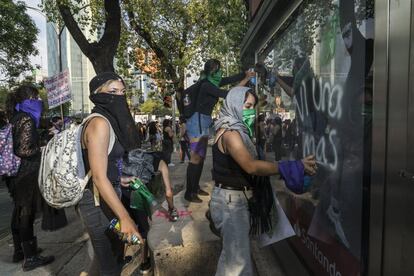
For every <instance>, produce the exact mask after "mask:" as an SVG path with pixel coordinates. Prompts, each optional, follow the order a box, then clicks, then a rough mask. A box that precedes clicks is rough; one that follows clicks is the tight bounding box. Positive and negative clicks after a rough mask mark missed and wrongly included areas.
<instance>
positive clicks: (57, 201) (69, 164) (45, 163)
mask: <svg viewBox="0 0 414 276" xmlns="http://www.w3.org/2000/svg"><path fill="white" fill-rule="evenodd" d="M93 117H101V118H104V119H105V120H106V121H107V123H108V125H109V128H110V139H109V146H108V154H109V153H110V152H111V150H112V148H113V146H114V143H115V133H114V130H113V129H112V127H111V124H110V123H109V121H108V120H107V119H106V118H105V117H104V116H102V115H100V114H98V113H92V114H91V115H89V116H88V117H87V118H85V119H84V120H83V122H82V123H81V124H80V125H74V124H72V125H71V126H70V127H69V128H68V129H66V130H64V131H62V132H60V133H58V134H56V135H55V136H54V137H53V138H52V139H51V140H50V141H49V142H48V143H47V145H46V146H45V147H43V148H42V159H41V162H40V170H39V178H38V180H39V189H40V193H41V194H42V196H43V198H44V199H45V201H46V202H47V204H49V205H50V206H52V207H54V208H57V209H60V208H65V207H69V206H73V205H76V204H77V203H78V202H79V201H80V200H81V199H82V196H83V191H84V189H85V187H86V184H88V181H89V178H90V177H91V171H89V172H88V173H85V167H84V162H83V158H82V143H81V136H82V130H83V127H84V125H85V123H86V122H88V121H89V120H90V119H92V118H93Z"/></svg>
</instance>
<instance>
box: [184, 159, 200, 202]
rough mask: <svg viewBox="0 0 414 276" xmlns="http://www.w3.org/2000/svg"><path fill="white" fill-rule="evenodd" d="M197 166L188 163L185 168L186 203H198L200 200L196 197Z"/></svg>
mask: <svg viewBox="0 0 414 276" xmlns="http://www.w3.org/2000/svg"><path fill="white" fill-rule="evenodd" d="M197 167H198V165H197V164H193V163H191V162H190V163H189V164H188V167H187V189H186V191H185V195H184V198H185V199H186V200H187V201H191V202H197V203H200V202H202V200H201V199H200V198H198V196H197V190H196V188H198V186H196V185H197V183H198V182H197V174H198V172H197Z"/></svg>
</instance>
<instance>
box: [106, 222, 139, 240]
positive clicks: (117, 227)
mask: <svg viewBox="0 0 414 276" xmlns="http://www.w3.org/2000/svg"><path fill="white" fill-rule="evenodd" d="M108 229H109V230H111V231H112V232H114V233H115V234H117V235H118V237H119V238H120V239H122V238H123V235H124V234H123V233H122V232H121V223H120V221H119V220H118V219H117V218H114V219H112V220H111V222H110V223H109V226H108ZM125 242H127V241H125ZM140 243H141V242H140V240H139V238H138V237H137V236H135V235H132V236H131V244H140Z"/></svg>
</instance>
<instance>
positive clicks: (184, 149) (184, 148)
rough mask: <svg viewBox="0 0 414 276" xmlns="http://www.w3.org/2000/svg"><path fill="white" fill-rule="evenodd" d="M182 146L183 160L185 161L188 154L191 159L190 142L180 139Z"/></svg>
mask: <svg viewBox="0 0 414 276" xmlns="http://www.w3.org/2000/svg"><path fill="white" fill-rule="evenodd" d="M180 146H181V162H184V160H185V156H186V155H187V158H188V160H190V159H191V156H190V150H189V149H188V142H187V141H180Z"/></svg>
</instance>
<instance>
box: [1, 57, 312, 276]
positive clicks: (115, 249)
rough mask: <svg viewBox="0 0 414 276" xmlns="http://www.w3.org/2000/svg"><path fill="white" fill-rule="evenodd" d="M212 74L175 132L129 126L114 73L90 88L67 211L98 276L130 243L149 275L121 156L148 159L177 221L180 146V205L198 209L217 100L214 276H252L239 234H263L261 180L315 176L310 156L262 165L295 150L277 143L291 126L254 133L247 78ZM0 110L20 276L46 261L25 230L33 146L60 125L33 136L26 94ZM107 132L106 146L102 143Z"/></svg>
mask: <svg viewBox="0 0 414 276" xmlns="http://www.w3.org/2000/svg"><path fill="white" fill-rule="evenodd" d="M220 68H221V65H220V62H219V61H218V60H216V59H211V60H209V61H207V62H206V63H205V66H204V70H203V72H202V73H201V76H200V81H203V82H202V83H201V85H200V89H199V91H198V93H199V102H197V105H196V107H197V108H196V112H195V113H194V114H192V115H191V116H190V117H188V118H185V117H184V116H182V117H180V118H179V122H178V123H177V124H175V122H174V125H176V126H177V128H174V126H173V122H172V120H170V119H164V120H163V121H162V122H161V123H160V122H158V121H151V122H147V123H142V122H139V123H135V122H134V120H133V118H132V116H131V113H130V110H129V107H128V104H127V101H126V97H125V91H126V86H125V83H124V81H123V79H122V78H121V77H120V76H119V75H117V74H115V73H113V72H106V73H101V74H98V75H97V76H95V77H94V78H93V79H92V80H91V81H90V83H89V88H90V97H89V98H90V100H91V101H92V103H93V104H94V108H93V110H92V113H94V114H99V115H100V116H96V117H90V119H88V120H86V121H84V122H83V123H82V124H83V128H82V132H81V135H80V141H79V142H80V144H81V147H82V158H83V161H84V164H85V168H84V169H85V172H88V171H90V173H91V175H92V177H91V179H90V180H89V182H88V183H87V185H86V188H85V190H84V192H83V196H82V199H81V200H80V202H79V203H78V204H77V206H76V208H77V211H78V213H79V216H80V217H81V219H82V222H83V223H84V225H85V228H86V230H87V232H88V234H89V237H90V239H91V241H92V245H93V248H94V251H95V257H96V258H97V260H96V262H93V263H96V264H97V265H98V267H97V268H96V269H97V271H99V274H100V275H120V273H121V270H122V267H123V265H124V264H125V262H126V261H127V259H126V258H125V256H124V245H125V243H132V242H133V240H134V239H138V240H139V241H140V243H141V244H142V245H143V246H144V250H143V251H142V252H143V253H142V262H141V265H140V270H141V272H142V273H146V272H148V271H149V270H150V269H151V261H150V255H149V250H148V244H147V242H146V238H147V234H148V231H149V230H150V223H149V219H150V218H151V214H148V212H145V211H142V210H137V209H134V208H132V207H131V201H132V195H131V194H132V190H131V187H130V184H131V182H134V181H135V180H136V178H137V177H139V176H138V175H130V174H126V173H125V170H123V166H124V162H125V161H124V160H125V158H126V156H127V155H128V153H130V152H132V151H134V150H137V149H142V150H143V151H144V152H145V154H148V155H150V156H151V160H152V164H151V165H152V169H153V170H154V171H159V172H160V173H161V175H162V178H163V183H164V188H165V197H166V201H167V204H168V215H169V218H170V220H171V221H173V222H174V221H177V220H178V219H179V216H178V212H177V209H176V208H175V207H174V201H173V192H172V183H171V181H170V177H169V167H172V166H174V164H173V163H172V162H171V155H172V153H173V151H174V148H175V143H174V140H175V139H177V140H178V141H179V145H180V162H181V163H184V162H185V157H187V158H188V165H187V174H186V191H185V196H184V198H185V199H186V200H187V201H189V202H192V203H200V202H202V199H200V197H199V196H209V193H207V192H206V191H204V190H202V189H200V186H199V181H200V177H201V173H202V170H203V165H204V160H205V157H206V152H207V145H208V140H209V138H210V137H209V135H210V128H211V126H212V125H213V119H212V116H211V114H212V111H213V108H214V106H215V105H216V103H217V102H218V99H219V98H224V99H225V101H224V103H223V107H222V109H221V111H220V114H219V117H218V118H216V120H215V121H214V130H215V134H216V135H215V139H214V144H213V147H212V152H213V170H212V176H213V180H214V182H215V187H214V189H213V192H212V195H211V201H210V204H209V205H210V215H209V217H210V218H211V221H212V223H213V224H214V226H215V228H216V229H217V230H218V232H219V234H220V235H221V237H222V242H223V247H222V252H221V256H220V260H219V263H218V266H217V272H216V275H252V273H253V272H252V264H251V259H250V258H251V257H250V245H249V236H250V235H251V233H252V232H255V233H257V232H263V231H266V227H265V228H264V229H263V225H266V223H261V225H262V226H258V224H252V221H256V222H258V221H261V220H263V221H267V220H268V219H269V216H270V209H269V208H270V206H272V204H273V203H272V199H273V194H272V190H271V188H269V187H270V186H269V185H270V181H269V176H271V175H276V174H281V175H282V177H283V176H284V177H287V175H286V174H289V173H288V172H289V171H290V170H289V169H288V168H287V167H289V166H296V167H299V168H300V173H301V177H302V178H300V177H299V179H302V180H303V176H304V175H305V174H311V175H312V174H315V173H316V163H315V160H314V157H313V156H308V157H306V158H304V159H303V160H297V161H290V162H269V161H264V160H266V156H265V155H266V152H270V151H273V152H274V154H275V158H274V160H275V161H280V160H281V159H282V157H283V156H285V155H287V152H288V151H290V152H292V151H293V150H294V146H295V145H294V144H293V145H292V144H287V142H286V141H292V140H293V139H291V138H292V137H293V136H295V135H298V134H297V130H296V127H295V122H294V121H293V122H290V121H289V120H285V121H284V122H282V120H281V119H280V118H279V117H277V116H275V117H270V118H268V119H266V118H265V116H264V115H263V114H261V115H260V116H258V120H257V122H258V128H257V129H258V133H257V135H256V133H255V132H256V130H255V129H256V128H255V124H256V105H257V102H258V98H257V95H256V93H255V91H254V88H252V87H248V86H247V85H248V83H249V80H250V79H251V78H252V77H254V76H255V73H254V72H252V71H246V72H241V73H240V74H237V75H234V76H230V77H222V74H223V73H222V71H221V70H220ZM234 83H236V84H237V85H236V86H235V87H234V88H233V89H231V90H230V91H227V90H224V89H221V88H220V87H222V86H225V85H229V84H234ZM7 106H8V107H9V110H7V112H6V113H5V114H3V115H4V116H3V117H2V118H1V123H2V125H1V126H0V127H4V126H6V125H8V124H11V126H12V134H13V151H14V153H15V155H16V156H18V157H19V158H20V159H21V165H20V167H19V170H18V173H17V174H16V175H13V176H8V177H5V178H6V181H7V183H8V187H9V191H10V194H11V196H12V199H13V203H14V210H13V217H12V222H11V230H12V234H13V241H14V255H13V261H15V262H19V261H22V260H23V265H22V266H23V270H24V271H29V270H32V269H35V268H37V267H39V266H44V265H47V264H49V263H51V262H53V260H54V257H53V256H42V255H40V250H39V248H38V247H37V243H36V237H35V235H34V230H33V223H34V219H35V214H36V210H37V206H38V204H37V201H38V200H40V199H41V197H40V196H39V191H38V189H39V188H38V185H39V183H37V179H38V177H37V175H38V173H39V163H40V158H41V149H40V147H41V146H42V145H44V144H45V143H47V141H48V140H49V139H51V137H53V136H54V135H56V134H57V133H59V132H61V131H62V130H63V129H64V128H65V126H66V125H67V124H70V122H67V121H66V122H65V120H64V119H62V118H60V117H54V118H52V119H51V120H50V125H49V126H48V127H47V128H46V129H47V131H46V132H42V135H39V132H38V130H37V129H38V128H39V123H40V119H41V114H42V102H41V100H40V99H39V98H38V91H37V89H36V88H34V87H33V86H29V85H23V86H21V87H19V88H18V89H16V90H15V91H14V92H13V93H10V94H9V98H8V104H7ZM88 118H89V117H88ZM112 133H114V137H115V139H114V141H112V140H111V137H112ZM111 141H112V142H111ZM112 144H113V145H112ZM296 184H297V183H296ZM299 185H300V183H299ZM269 189H270V190H269ZM260 204H262V205H263V206H261V205H260ZM263 210H265V211H263ZM266 210H267V211H266ZM52 214H53V212H52ZM113 218H117V219H118V221H119V223H120V229H119V231H120V232H121V233H122V239H118V238H113V237H111V236H108V235H107V229H108V225H109V224H110V221H111V220H112V219H113ZM63 224H64V223H62V225H63ZM259 224H260V223H259Z"/></svg>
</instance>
